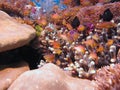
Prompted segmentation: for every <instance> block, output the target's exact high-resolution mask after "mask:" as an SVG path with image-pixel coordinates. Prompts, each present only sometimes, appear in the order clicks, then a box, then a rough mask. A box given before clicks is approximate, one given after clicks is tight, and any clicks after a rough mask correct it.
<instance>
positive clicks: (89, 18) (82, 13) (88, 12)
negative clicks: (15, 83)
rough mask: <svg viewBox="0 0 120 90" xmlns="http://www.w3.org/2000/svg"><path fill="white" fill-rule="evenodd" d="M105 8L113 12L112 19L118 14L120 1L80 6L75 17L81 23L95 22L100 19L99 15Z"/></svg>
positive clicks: (119, 12)
mask: <svg viewBox="0 0 120 90" xmlns="http://www.w3.org/2000/svg"><path fill="white" fill-rule="evenodd" d="M106 9H110V11H111V13H112V14H113V19H115V18H116V17H119V16H120V2H115V3H109V4H105V5H96V6H89V7H84V8H81V9H80V10H79V12H78V13H77V17H78V18H79V20H80V22H81V23H85V22H90V23H96V22H98V21H99V20H100V15H102V14H103V13H104V11H105V10H106ZM93 18H94V19H93Z"/></svg>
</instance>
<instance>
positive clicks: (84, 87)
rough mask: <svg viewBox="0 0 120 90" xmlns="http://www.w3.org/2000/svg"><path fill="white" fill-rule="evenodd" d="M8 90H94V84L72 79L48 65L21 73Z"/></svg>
mask: <svg viewBox="0 0 120 90" xmlns="http://www.w3.org/2000/svg"><path fill="white" fill-rule="evenodd" d="M8 90H96V87H95V84H94V82H92V81H89V80H86V79H84V80H83V79H76V78H72V77H70V76H69V75H67V74H65V73H64V72H63V71H62V70H61V69H60V68H58V67H57V66H56V65H53V64H51V63H50V64H46V65H44V66H43V67H42V68H39V69H36V70H32V71H27V72H25V73H23V74H22V75H21V76H20V77H18V78H17V79H16V80H15V82H13V84H12V85H11V86H10V88H9V89H8Z"/></svg>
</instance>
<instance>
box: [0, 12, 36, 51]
mask: <svg viewBox="0 0 120 90" xmlns="http://www.w3.org/2000/svg"><path fill="white" fill-rule="evenodd" d="M35 36H36V33H35V30H34V29H33V28H32V27H31V26H29V25H26V24H21V23H18V22H17V21H16V20H15V19H13V18H12V17H10V16H9V15H7V14H6V13H4V12H3V11H0V52H3V51H7V50H11V49H15V48H18V47H21V46H23V45H25V44H28V43H29V42H30V41H31V40H32V39H33V38H34V37H35Z"/></svg>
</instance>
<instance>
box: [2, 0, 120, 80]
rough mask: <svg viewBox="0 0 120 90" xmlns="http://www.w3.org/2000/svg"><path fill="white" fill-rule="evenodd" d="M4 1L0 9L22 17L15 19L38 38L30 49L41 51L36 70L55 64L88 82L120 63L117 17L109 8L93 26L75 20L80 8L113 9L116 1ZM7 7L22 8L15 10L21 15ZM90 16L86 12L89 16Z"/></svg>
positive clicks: (119, 23)
mask: <svg viewBox="0 0 120 90" xmlns="http://www.w3.org/2000/svg"><path fill="white" fill-rule="evenodd" d="M3 1H8V2H6V4H2V2H1V4H0V8H1V9H3V10H5V11H7V9H8V10H9V9H11V11H12V10H13V11H14V14H16V15H17V14H18V16H19V15H22V17H21V18H20V17H19V18H18V17H16V16H15V18H16V19H17V20H18V21H19V22H21V23H27V24H30V25H31V26H33V27H34V28H35V29H36V34H37V36H38V37H37V39H36V40H35V41H33V46H34V47H35V48H36V49H38V52H39V50H42V55H43V59H42V60H41V61H40V65H39V67H41V66H43V65H44V64H45V63H54V64H56V65H58V66H59V67H61V68H62V69H63V70H65V71H70V72H72V75H73V76H74V77H79V78H88V79H90V78H91V76H92V75H94V74H95V73H96V71H97V70H98V69H99V68H101V67H104V66H109V65H114V64H116V63H119V62H120V49H119V48H120V17H115V15H114V13H112V11H111V9H110V8H105V10H104V11H103V12H102V14H100V15H99V20H97V21H95V22H92V20H91V22H87V19H86V21H85V20H84V21H82V20H80V19H79V17H77V16H76V14H77V12H78V11H79V10H80V9H81V8H84V7H89V6H92V5H96V6H97V5H98V6H99V5H100V6H101V5H105V4H109V3H111V5H114V3H117V2H118V1H119V0H105V1H103V2H100V1H101V0H62V1H61V0H32V2H31V1H29V0H18V1H16V2H15V1H14V0H3ZM9 3H14V7H17V8H19V7H21V8H19V9H18V10H21V12H18V13H15V12H17V8H16V10H14V9H13V7H12V6H9ZM20 3H24V4H22V5H21V4H20ZM71 3H72V4H71ZM8 7H9V8H8ZM113 11H114V10H113ZM93 12H94V10H93V11H92V12H89V10H88V14H89V13H93ZM10 14H11V15H12V13H10ZM92 19H94V18H92Z"/></svg>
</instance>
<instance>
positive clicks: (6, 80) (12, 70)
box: [0, 61, 29, 90]
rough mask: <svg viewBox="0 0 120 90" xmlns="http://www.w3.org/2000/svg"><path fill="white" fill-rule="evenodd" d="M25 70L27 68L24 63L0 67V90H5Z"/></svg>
mask: <svg viewBox="0 0 120 90" xmlns="http://www.w3.org/2000/svg"><path fill="white" fill-rule="evenodd" d="M27 70H29V66H28V64H27V63H26V62H24V61H21V62H17V63H13V64H10V65H6V66H5V65H4V66H3V65H0V90H7V89H8V87H9V86H10V85H11V84H12V83H13V81H14V80H15V79H16V78H17V77H18V76H19V75H20V74H22V73H23V72H25V71H27Z"/></svg>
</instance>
